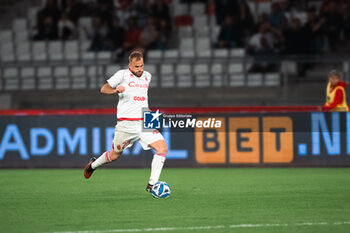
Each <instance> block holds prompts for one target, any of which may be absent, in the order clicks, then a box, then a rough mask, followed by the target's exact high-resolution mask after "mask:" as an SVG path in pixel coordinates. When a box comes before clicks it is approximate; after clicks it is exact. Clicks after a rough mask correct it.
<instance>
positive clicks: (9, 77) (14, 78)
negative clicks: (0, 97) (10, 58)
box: [3, 67, 20, 91]
mask: <svg viewBox="0 0 350 233" xmlns="http://www.w3.org/2000/svg"><path fill="white" fill-rule="evenodd" d="M18 77H19V70H18V68H17V67H8V68H5V69H4V71H3V78H4V90H9V91H12V90H18V89H19V83H20V81H19V78H18Z"/></svg>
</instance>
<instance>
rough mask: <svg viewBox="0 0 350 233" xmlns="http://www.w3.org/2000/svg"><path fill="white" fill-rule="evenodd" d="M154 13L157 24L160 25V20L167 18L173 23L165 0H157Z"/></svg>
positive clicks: (153, 9) (169, 23) (168, 21)
mask: <svg viewBox="0 0 350 233" xmlns="http://www.w3.org/2000/svg"><path fill="white" fill-rule="evenodd" d="M152 15H153V18H155V20H156V24H157V25H159V22H160V20H165V21H166V22H167V24H168V25H171V18H170V10H169V6H168V4H167V3H165V2H164V0H155V1H154V4H153V5H152Z"/></svg>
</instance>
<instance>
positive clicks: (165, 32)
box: [157, 19, 171, 50]
mask: <svg viewBox="0 0 350 233" xmlns="http://www.w3.org/2000/svg"><path fill="white" fill-rule="evenodd" d="M170 35H171V29H170V26H169V25H168V23H167V21H165V20H164V19H162V20H160V24H159V40H158V46H157V48H158V49H160V50H164V49H167V48H168V45H169V40H170Z"/></svg>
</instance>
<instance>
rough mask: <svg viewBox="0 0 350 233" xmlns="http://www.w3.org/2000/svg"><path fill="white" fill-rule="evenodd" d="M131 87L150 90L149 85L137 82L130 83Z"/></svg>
mask: <svg viewBox="0 0 350 233" xmlns="http://www.w3.org/2000/svg"><path fill="white" fill-rule="evenodd" d="M128 85H129V87H137V88H148V84H147V83H144V84H143V83H137V82H135V81H131V82H129V84H128Z"/></svg>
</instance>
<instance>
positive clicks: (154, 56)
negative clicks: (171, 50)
mask: <svg viewBox="0 0 350 233" xmlns="http://www.w3.org/2000/svg"><path fill="white" fill-rule="evenodd" d="M162 57H163V53H162V51H160V50H149V51H148V52H147V59H149V60H160V59H162Z"/></svg>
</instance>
